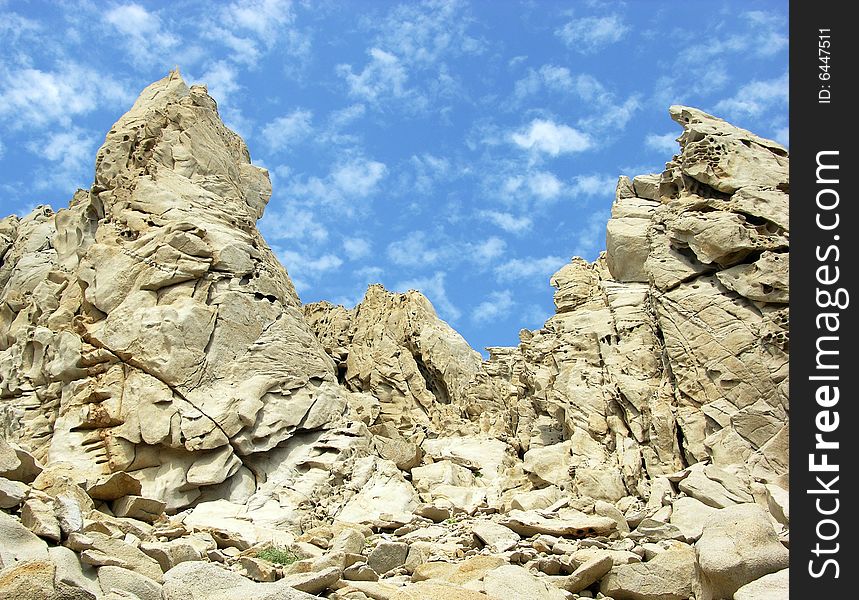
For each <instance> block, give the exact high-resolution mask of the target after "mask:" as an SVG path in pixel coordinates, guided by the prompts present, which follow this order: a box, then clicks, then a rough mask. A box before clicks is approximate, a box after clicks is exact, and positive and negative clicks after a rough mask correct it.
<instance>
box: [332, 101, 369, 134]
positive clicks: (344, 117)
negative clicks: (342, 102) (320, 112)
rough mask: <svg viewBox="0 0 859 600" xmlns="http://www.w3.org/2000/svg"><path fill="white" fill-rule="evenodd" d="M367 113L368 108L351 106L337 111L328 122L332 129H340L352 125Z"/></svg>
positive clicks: (357, 105)
mask: <svg viewBox="0 0 859 600" xmlns="http://www.w3.org/2000/svg"><path fill="white" fill-rule="evenodd" d="M366 112H367V108H366V107H365V106H364V105H363V104H350V105H349V106H347V107H345V108H341V109H339V110H335V111H333V112H332V113H331V115H330V116H329V117H328V121H329V123H330V125H331V127H332V128H334V129H338V130H339V129H340V128H341V127H345V126H346V125H349V124H350V123H352V122H354V121H356V120H357V119H360V118H361V117H363V116H364V114H365V113H366Z"/></svg>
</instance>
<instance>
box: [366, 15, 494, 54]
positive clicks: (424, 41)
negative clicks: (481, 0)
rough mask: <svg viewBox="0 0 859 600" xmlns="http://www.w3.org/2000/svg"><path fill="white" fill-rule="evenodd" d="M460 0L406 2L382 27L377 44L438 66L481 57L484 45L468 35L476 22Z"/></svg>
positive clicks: (380, 25)
mask: <svg viewBox="0 0 859 600" xmlns="http://www.w3.org/2000/svg"><path fill="white" fill-rule="evenodd" d="M465 7H466V4H465V3H463V2H460V1H458V0H433V1H431V2H421V3H405V4H401V5H399V6H397V7H395V8H394V9H393V10H392V11H391V12H390V13H389V14H388V15H387V16H386V17H385V18H384V19H383V20H382V21H381V22H380V23H379V24H378V30H379V35H378V36H377V38H376V43H377V45H378V46H379V47H381V48H384V49H386V50H389V51H391V52H393V53H395V54H396V55H397V56H400V57H402V59H403V60H404V61H406V62H408V63H411V64H415V65H419V66H427V67H437V66H440V65H442V64H443V61H444V59H446V58H447V57H449V56H460V55H463V54H479V53H481V52H482V51H483V49H484V44H483V43H482V42H481V41H480V40H478V39H477V38H474V37H472V36H470V35H468V33H467V29H468V26H469V24H470V23H471V21H472V19H470V18H469V17H468V16H467V15H465V14H463V13H464V10H463V9H464V8H465Z"/></svg>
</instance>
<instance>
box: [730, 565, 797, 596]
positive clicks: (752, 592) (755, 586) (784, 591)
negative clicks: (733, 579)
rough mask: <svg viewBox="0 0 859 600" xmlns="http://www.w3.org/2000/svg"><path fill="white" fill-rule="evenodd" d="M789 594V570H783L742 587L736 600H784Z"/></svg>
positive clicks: (736, 594) (737, 592) (735, 593)
mask: <svg viewBox="0 0 859 600" xmlns="http://www.w3.org/2000/svg"><path fill="white" fill-rule="evenodd" d="M789 592H790V573H789V569H782V570H781V571H776V572H775V573H770V574H769V575H764V576H763V577H761V578H759V579H755V580H754V581H752V582H750V583H747V584H746V585H744V586H742V587H741V588H739V589H738V590H737V591H736V592H734V600H784V599H785V598H788V597H789Z"/></svg>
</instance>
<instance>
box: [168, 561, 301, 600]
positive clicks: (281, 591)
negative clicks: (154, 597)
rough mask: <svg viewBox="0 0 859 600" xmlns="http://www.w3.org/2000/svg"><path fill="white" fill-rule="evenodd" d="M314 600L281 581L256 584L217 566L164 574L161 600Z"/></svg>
mask: <svg viewBox="0 0 859 600" xmlns="http://www.w3.org/2000/svg"><path fill="white" fill-rule="evenodd" d="M236 598H241V599H242V600H275V599H276V600H313V598H315V596H312V595H311V594H308V593H306V592H302V591H300V590H297V589H294V588H292V587H290V586H289V585H288V584H287V583H286V582H285V581H284V580H281V581H276V582H273V583H256V582H254V581H251V580H250V579H247V578H246V577H242V576H241V575H240V574H238V573H236V572H233V571H229V570H227V569H225V568H224V567H221V566H218V565H217V564H216V563H209V562H184V563H181V564H179V565H177V566H175V567H173V568H172V569H170V570H169V571H167V573H165V574H164V585H163V587H162V588H161V600H235V599H236Z"/></svg>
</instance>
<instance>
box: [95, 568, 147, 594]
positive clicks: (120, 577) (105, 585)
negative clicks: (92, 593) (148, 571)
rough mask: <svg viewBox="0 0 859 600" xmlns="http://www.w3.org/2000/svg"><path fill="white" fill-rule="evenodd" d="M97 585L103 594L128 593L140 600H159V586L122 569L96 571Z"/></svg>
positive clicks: (137, 574)
mask: <svg viewBox="0 0 859 600" xmlns="http://www.w3.org/2000/svg"><path fill="white" fill-rule="evenodd" d="M98 583H99V585H100V586H101V589H102V590H104V593H106V594H107V593H111V592H115V593H120V594H124V593H129V594H134V595H135V596H136V597H137V598H139V599H140V600H161V584H159V583H158V582H156V581H154V580H152V579H150V578H149V577H146V576H145V575H141V574H140V573H136V572H134V571H130V570H128V569H123V568H122V567H113V566H109V565H107V566H104V567H99V569H98Z"/></svg>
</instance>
